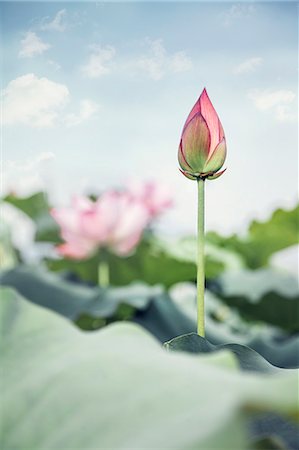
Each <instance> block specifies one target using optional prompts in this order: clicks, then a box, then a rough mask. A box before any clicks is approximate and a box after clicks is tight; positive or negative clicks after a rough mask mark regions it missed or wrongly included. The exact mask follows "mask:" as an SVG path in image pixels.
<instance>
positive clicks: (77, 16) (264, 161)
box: [0, 2, 298, 233]
mask: <svg viewBox="0 0 299 450" xmlns="http://www.w3.org/2000/svg"><path fill="white" fill-rule="evenodd" d="M0 9H1V10H2V11H1V12H2V14H1V15H2V25H1V35H2V39H1V41H2V45H1V47H2V74H3V76H2V100H3V141H2V147H3V169H4V190H6V189H15V190H16V191H17V192H20V193H24V194H25V193H29V192H30V191H33V190H34V189H37V188H38V187H42V188H43V189H45V190H47V191H49V192H50V195H51V198H52V200H53V202H55V203H63V202H67V201H68V199H69V197H70V195H71V194H72V193H75V192H82V191H84V190H85V191H88V190H89V191H90V190H92V191H96V192H97V191H101V190H102V189H105V188H107V187H112V186H118V185H122V184H124V183H125V182H126V181H127V180H129V179H131V178H132V177H133V178H137V179H142V178H145V179H150V178H154V179H156V180H161V181H163V182H164V183H166V184H168V185H169V186H170V187H171V189H172V191H173V193H174V197H175V203H176V206H175V208H174V209H173V211H172V212H170V213H169V214H168V215H166V216H165V218H164V219H163V220H162V221H161V224H160V227H161V228H162V229H164V230H166V229H168V230H171V231H175V232H177V231H179V232H194V231H195V201H196V185H195V183H193V182H191V181H189V180H187V179H185V178H184V177H183V176H182V175H181V174H180V173H179V172H178V169H177V166H178V164H177V147H178V142H179V138H180V133H181V129H182V125H183V123H184V121H185V119H186V117H187V114H188V113H189V111H190V109H191V107H192V106H193V104H194V102H195V101H196V99H197V97H198V96H199V94H200V93H201V91H202V89H203V87H206V88H207V90H208V93H209V96H210V98H211V100H212V102H213V104H214V106H215V108H216V110H217V112H218V114H219V116H220V118H221V121H222V124H223V127H224V130H225V133H226V137H227V143H228V157H227V162H226V164H225V165H226V166H227V167H228V170H227V172H226V173H225V174H224V175H223V177H221V178H220V179H219V180H217V181H211V182H209V183H208V185H207V189H206V193H207V194H206V210H207V219H206V222H207V228H208V229H215V230H219V231H221V232H224V233H230V232H233V231H241V230H243V229H244V228H245V227H246V225H247V224H248V222H249V220H251V219H252V218H260V219H264V218H266V217H267V216H268V215H269V214H270V212H271V211H272V210H273V209H274V208H275V207H280V206H282V207H291V206H293V205H294V204H295V203H296V200H297V182H298V156H297V122H296V120H297V119H296V113H297V110H296V105H297V58H298V56H297V52H298V48H297V6H296V4H295V3H286V2H284V3H279V2H278V3H171V2H168V3H121V4H120V3H100V2H98V3H69V2H68V3H59V2H55V3H54V2H52V3H46V2H45V3H14V2H10V3H0Z"/></svg>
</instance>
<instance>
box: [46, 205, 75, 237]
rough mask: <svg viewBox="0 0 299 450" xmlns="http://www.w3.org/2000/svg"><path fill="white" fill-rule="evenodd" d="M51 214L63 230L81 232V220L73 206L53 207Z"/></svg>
mask: <svg viewBox="0 0 299 450" xmlns="http://www.w3.org/2000/svg"><path fill="white" fill-rule="evenodd" d="M50 214H51V216H52V217H53V219H54V220H55V221H56V222H57V223H58V225H59V226H60V227H61V230H64V229H65V230H70V231H72V232H73V233H79V231H80V221H79V215H78V213H77V211H76V210H74V209H71V208H52V209H51V211H50Z"/></svg>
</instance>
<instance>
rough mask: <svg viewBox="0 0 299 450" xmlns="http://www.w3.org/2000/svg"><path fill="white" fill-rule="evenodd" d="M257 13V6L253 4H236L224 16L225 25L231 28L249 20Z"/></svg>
mask: <svg viewBox="0 0 299 450" xmlns="http://www.w3.org/2000/svg"><path fill="white" fill-rule="evenodd" d="M254 13H255V6H254V5H252V4H244V3H235V4H233V5H231V7H230V8H229V9H228V10H227V11H226V12H225V13H224V14H222V18H223V25H224V26H225V27H229V26H230V25H232V24H233V23H235V22H239V21H240V20H241V19H247V18H249V17H251V16H252V15H253V14H254Z"/></svg>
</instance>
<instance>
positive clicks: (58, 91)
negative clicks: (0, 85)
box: [1, 73, 69, 127]
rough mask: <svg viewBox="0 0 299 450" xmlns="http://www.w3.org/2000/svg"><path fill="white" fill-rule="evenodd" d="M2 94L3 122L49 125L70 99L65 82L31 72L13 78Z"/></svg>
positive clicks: (7, 123) (38, 125) (37, 125)
mask: <svg viewBox="0 0 299 450" xmlns="http://www.w3.org/2000/svg"><path fill="white" fill-rule="evenodd" d="M1 97H2V105H3V106H2V111H3V123H4V124H6V125H11V124H16V123H21V124H25V125H30V126H33V127H49V126H52V125H53V124H54V123H55V121H56V119H57V117H58V115H59V111H60V109H61V108H62V107H63V106H64V105H65V104H66V102H67V101H68V99H69V90H68V88H67V87H66V86H65V85H63V84H59V83H56V82H54V81H51V80H49V79H48V78H38V77H37V76H36V75H34V74H33V73H29V74H27V75H23V76H20V77H18V78H16V79H14V80H12V81H10V82H9V83H8V85H7V87H6V88H5V89H4V90H3V92H2V93H1Z"/></svg>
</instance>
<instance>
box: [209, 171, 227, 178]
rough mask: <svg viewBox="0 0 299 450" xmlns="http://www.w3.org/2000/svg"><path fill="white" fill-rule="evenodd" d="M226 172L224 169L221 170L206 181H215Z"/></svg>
mask: <svg viewBox="0 0 299 450" xmlns="http://www.w3.org/2000/svg"><path fill="white" fill-rule="evenodd" d="M225 171H226V169H224V170H221V172H217V173H214V175H210V176H209V177H208V180H216V178H219V177H221V175H222V174H223V173H224V172H225Z"/></svg>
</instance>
